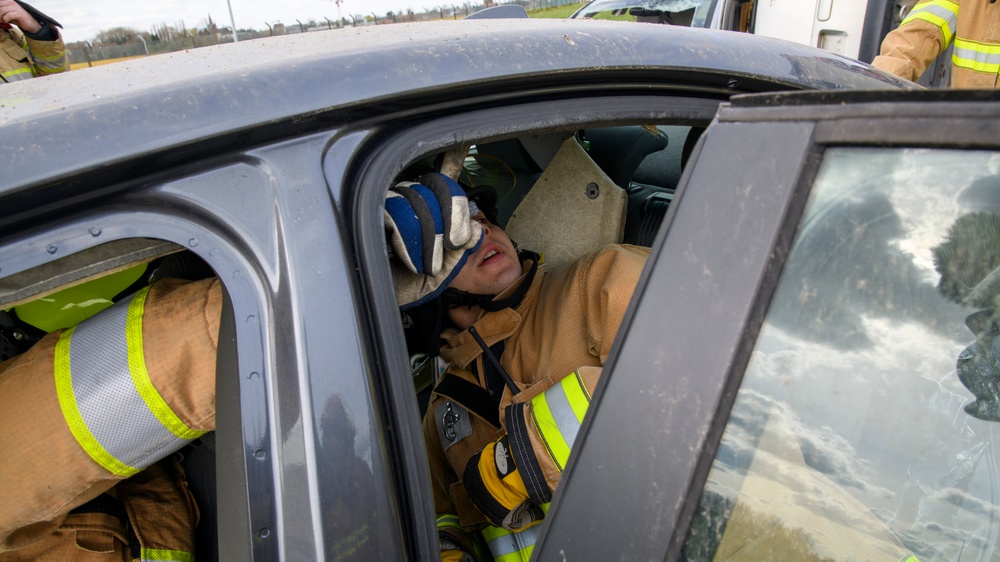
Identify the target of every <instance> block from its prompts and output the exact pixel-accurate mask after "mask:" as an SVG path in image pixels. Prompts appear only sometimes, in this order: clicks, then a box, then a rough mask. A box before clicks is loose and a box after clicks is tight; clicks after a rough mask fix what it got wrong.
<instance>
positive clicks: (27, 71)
mask: <svg viewBox="0 0 1000 562" xmlns="http://www.w3.org/2000/svg"><path fill="white" fill-rule="evenodd" d="M21 74H31V68H28V67H23V68H15V69H14V70H8V71H7V72H3V73H0V75H2V76H3V77H4V78H13V77H14V76H18V78H16V80H20V79H21V78H22V77H20V76H19V75H21ZM25 78H31V77H30V76H27V77H25Z"/></svg>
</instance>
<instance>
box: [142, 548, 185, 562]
mask: <svg viewBox="0 0 1000 562" xmlns="http://www.w3.org/2000/svg"><path fill="white" fill-rule="evenodd" d="M139 559H140V560H142V561H143V562H145V561H146V560H150V561H154V560H155V561H156V562H194V555H193V554H191V553H190V552H183V551H180V550H164V549H162V548H144V549H142V550H141V552H140V554H139Z"/></svg>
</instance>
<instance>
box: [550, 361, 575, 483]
mask: <svg viewBox="0 0 1000 562" xmlns="http://www.w3.org/2000/svg"><path fill="white" fill-rule="evenodd" d="M570 377H573V375H570ZM545 401H546V402H548V404H549V411H550V412H552V419H553V420H554V421H555V422H556V425H557V426H559V433H560V434H562V436H563V439H564V440H565V441H566V444H567V445H569V446H570V447H572V446H573V442H574V441H576V434H577V433H579V432H580V427H581V426H582V425H583V424H582V423H580V420H578V419H576V413H575V412H574V411H573V406H571V405H570V403H569V397H568V396H566V391H565V390H563V385H562V384H559V383H557V384H554V385H552V387H551V388H549V389H548V390H546V391H545ZM560 464H562V463H560Z"/></svg>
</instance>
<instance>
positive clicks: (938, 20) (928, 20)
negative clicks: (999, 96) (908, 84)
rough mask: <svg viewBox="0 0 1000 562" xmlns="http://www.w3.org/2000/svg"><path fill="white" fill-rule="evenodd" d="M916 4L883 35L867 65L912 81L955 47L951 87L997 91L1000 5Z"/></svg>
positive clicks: (974, 1) (925, 0)
mask: <svg viewBox="0 0 1000 562" xmlns="http://www.w3.org/2000/svg"><path fill="white" fill-rule="evenodd" d="M959 4H960V3H959V0H921V1H920V2H918V3H917V4H916V5H915V6H914V7H913V10H911V11H910V13H909V14H908V15H907V16H906V18H905V19H904V20H903V22H902V23H901V24H900V25H899V27H898V28H896V29H894V30H893V31H892V32H891V33H889V34H888V35H886V37H885V40H883V41H882V49H881V53H880V54H879V56H877V57H875V60H874V61H872V65H873V66H875V67H876V68H880V69H882V70H885V71H886V72H891V73H892V74H895V75H897V76H900V77H902V78H906V79H908V80H916V79H918V78H920V75H921V74H923V73H924V70H926V69H927V66H928V65H930V64H931V63H932V62H933V61H934V59H935V58H937V56H938V55H939V54H941V52H943V51H944V50H945V49H947V48H948V46H949V45H951V44H953V43H954V50H953V51H952V58H951V61H952V69H951V85H952V87H955V88H987V89H995V88H996V87H997V77H998V74H1000V3H998V2H995V1H991V0H961V6H960V5H959Z"/></svg>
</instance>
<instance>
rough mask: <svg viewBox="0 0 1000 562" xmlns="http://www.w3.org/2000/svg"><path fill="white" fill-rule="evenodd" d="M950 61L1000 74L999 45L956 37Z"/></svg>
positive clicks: (971, 68)
mask: <svg viewBox="0 0 1000 562" xmlns="http://www.w3.org/2000/svg"><path fill="white" fill-rule="evenodd" d="M951 62H952V64H954V65H955V66H960V67H962V68H968V69H970V70H975V71H977V72H987V73H989V74H1000V45H991V44H988V43H979V42H976V41H969V40H966V39H958V38H956V39H955V50H954V52H953V53H952V55H951Z"/></svg>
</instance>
